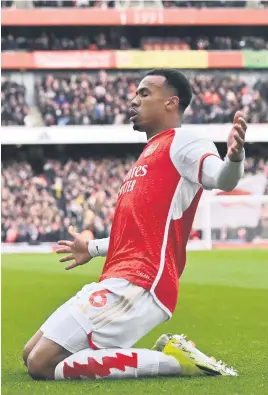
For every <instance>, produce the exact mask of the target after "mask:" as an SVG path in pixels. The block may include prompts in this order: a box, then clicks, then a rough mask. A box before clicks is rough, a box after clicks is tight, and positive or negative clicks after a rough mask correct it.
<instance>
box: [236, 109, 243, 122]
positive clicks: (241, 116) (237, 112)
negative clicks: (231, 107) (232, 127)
mask: <svg viewBox="0 0 268 395" xmlns="http://www.w3.org/2000/svg"><path fill="white" fill-rule="evenodd" d="M239 118H243V114H242V112H241V111H236V113H235V115H234V123H238V120H239Z"/></svg>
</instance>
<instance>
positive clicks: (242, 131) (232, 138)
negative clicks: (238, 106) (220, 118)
mask: <svg viewBox="0 0 268 395" xmlns="http://www.w3.org/2000/svg"><path fill="white" fill-rule="evenodd" d="M247 128H248V126H247V123H246V121H245V119H244V118H243V114H242V112H241V111H237V112H236V113H235V116H234V121H233V127H232V130H231V132H230V134H229V137H228V140H227V156H228V157H229V159H230V160H231V161H232V162H240V161H241V160H242V159H243V147H244V145H245V138H246V130H247Z"/></svg>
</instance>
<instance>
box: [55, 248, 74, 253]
mask: <svg viewBox="0 0 268 395" xmlns="http://www.w3.org/2000/svg"><path fill="white" fill-rule="evenodd" d="M71 251H72V250H71V247H59V248H57V249H56V254H69V253H70V252H71Z"/></svg>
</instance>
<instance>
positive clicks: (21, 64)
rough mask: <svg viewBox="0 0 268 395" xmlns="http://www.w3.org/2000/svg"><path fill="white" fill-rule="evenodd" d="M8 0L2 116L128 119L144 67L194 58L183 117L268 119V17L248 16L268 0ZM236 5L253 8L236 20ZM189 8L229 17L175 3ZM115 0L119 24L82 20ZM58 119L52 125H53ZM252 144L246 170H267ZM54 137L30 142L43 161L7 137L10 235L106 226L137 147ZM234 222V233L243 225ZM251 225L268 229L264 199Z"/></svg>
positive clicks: (40, 235) (16, 121)
mask: <svg viewBox="0 0 268 395" xmlns="http://www.w3.org/2000/svg"><path fill="white" fill-rule="evenodd" d="M1 5H2V7H3V8H6V9H5V10H2V13H3V17H4V18H3V19H4V23H3V26H2V37H1V44H2V62H3V65H4V66H3V69H4V70H3V73H2V80H1V83H2V93H1V101H2V121H1V122H2V125H3V126H23V125H26V126H27V127H26V128H25V130H24V129H23V128H21V129H22V130H21V133H27V132H28V129H29V127H28V126H29V124H31V125H34V126H48V127H49V126H59V127H62V126H65V125H74V128H76V127H77V128H79V126H80V125H81V126H88V127H89V129H90V125H115V128H116V126H117V125H122V124H128V123H129V103H130V100H131V98H132V97H133V96H134V94H135V89H136V86H137V84H138V82H139V81H140V79H141V76H142V73H143V72H145V71H146V70H147V69H149V68H152V67H165V66H167V65H168V66H169V67H177V68H180V69H182V70H185V73H186V74H187V75H188V76H189V78H190V81H191V84H192V87H193V91H194V97H193V100H192V103H191V107H190V108H189V109H188V110H187V113H186V114H185V117H184V123H187V124H194V126H195V125H199V124H215V129H217V126H218V125H221V124H223V123H228V122H230V121H231V120H232V117H233V115H234V113H235V111H236V110H238V109H239V110H240V109H242V110H243V112H244V114H245V117H246V118H247V121H248V122H249V123H251V124H257V125H256V130H257V131H258V124H260V123H261V124H265V123H267V122H268V74H267V67H268V60H267V59H268V58H267V50H268V40H267V32H266V30H267V20H268V19H267V20H264V21H262V22H261V23H256V20H255V22H254V21H253V22H252V20H251V17H252V16H254V15H253V14H254V12H253V11H256V12H259V14H258V15H260V12H261V14H262V15H263V16H264V17H265V15H266V14H265V11H267V10H265V9H266V7H267V5H268V1H258V0H256V1H249V0H247V1H227V0H226V1H224V0H220V1H203V0H202V1H190V0H186V1H178V0H177V1H171V0H163V1H162V0H148V1H145V0H120V1H106V0H105V1H104V0H95V1H91V0H72V1H62V0H56V1H52V0H49V1H34V0H27V1H23V0H12V1H2V3H1ZM229 7H232V8H231V10H232V13H236V14H235V15H238V13H239V12H246V14H245V15H247V19H245V20H244V19H243V18H242V17H241V18H240V17H237V18H238V19H239V18H240V19H241V20H243V23H242V24H241V25H239V27H238V26H237V23H236V22H237V20H235V21H233V22H232V21H229V20H227V21H226V19H224V17H222V15H224V11H226V9H229ZM8 8H11V9H8ZM54 8H55V10H54ZM88 8H89V9H88ZM98 8H101V9H102V12H101V13H100V12H99V10H98ZM189 8H192V10H191V12H192V11H193V12H197V13H198V12H199V9H200V8H202V12H203V11H205V10H206V8H210V12H213V11H214V10H215V11H216V10H217V8H220V10H219V11H218V14H217V15H218V17H219V19H220V21H219V23H218V24H215V21H214V20H212V21H211V19H210V18H208V19H207V21H206V22H204V23H202V27H200V26H201V24H199V19H198V17H197V18H196V19H195V20H194V21H193V20H190V21H189V20H187V21H185V23H183V22H182V21H181V22H180V23H177V19H176V20H175V22H174V20H173V21H171V22H170V20H169V18H170V15H171V14H173V13H174V15H175V16H176V18H177V17H179V16H180V15H182V14H183V12H188V9H189ZM17 9H18V10H20V11H21V10H22V9H25V18H26V19H27V11H33V12H36V13H38V15H39V16H38V18H39V19H38V18H37V19H38V20H37V21H33V20H31V19H30V18H28V21H29V23H28V24H27V23H25V21H23V22H21V21H19V20H18V19H19V18H17V17H16V10H17ZM68 9H69V11H70V12H71V13H72V16H73V14H76V13H77V15H78V17H77V18H76V19H75V21H76V22H73V20H72V23H71V26H70V25H69V23H65V22H64V21H62V19H61V18H58V17H57V15H58V14H60V13H61V11H64V12H68ZM110 9H112V12H113V15H115V13H116V12H118V15H119V14H120V18H119V19H118V20H117V19H115V20H114V21H113V23H111V26H108V25H107V23H106V22H105V21H104V22H103V21H102V20H101V18H100V22H99V23H97V24H96V23H95V21H93V22H92V23H89V22H88V21H87V20H86V22H83V23H81V22H80V15H81V13H79V12H83V13H85V14H86V13H87V12H88V14H87V17H89V18H90V15H93V14H94V12H97V14H98V15H106V14H105V13H106V12H107V13H108V12H110ZM125 10H126V13H125ZM133 10H134V12H132V13H131V11H133ZM143 10H147V11H148V13H143ZM229 10H230V9H229ZM4 11H6V12H7V14H6V16H5V15H4ZM9 11H10V13H9V14H8V12H9ZM11 11H12V12H11ZM121 11H122V12H121ZM173 11H174V12H173ZM43 12H44V13H46V15H51V14H50V13H51V12H54V13H55V19H56V20H57V22H55V23H54V24H53V23H52V25H50V23H49V22H50V20H49V19H46V20H45V22H44V21H43V20H42V18H43V16H42V15H43ZM165 12H166V13H167V14H165ZM176 12H177V14H175V13H176ZM97 14H94V15H97ZM126 14H128V15H127V16H126ZM162 14H163V15H164V16H163V15H162ZM35 15H37V14H35ZM165 15H166V16H165ZM196 15H197V14H196ZM198 15H199V14H198ZM243 15H244V14H243ZM9 17H10V20H9ZM221 18H223V19H221ZM40 21H41V23H40ZM32 25H34V26H32ZM48 26H49V28H47V27H48ZM70 51H76V52H75V53H72V52H70ZM163 53H164V56H163ZM159 59H160V60H161V61H163V62H164V65H163V64H162V63H161V62H159ZM34 118H36V119H34ZM29 120H30V121H31V122H29ZM36 120H37V121H36ZM261 126H262V127H263V125H261ZM19 129H20V128H19ZM32 129H34V128H32ZM32 129H31V132H32ZM36 129H39V128H38V127H37V128H36ZM55 129H57V128H55ZM46 130H48V129H46ZM50 130H52V133H54V128H51V129H50ZM109 130H110V129H109ZM262 130H263V129H262ZM55 133H56V131H55ZM63 143H64V141H63ZM266 144H267V143H266ZM253 145H254V147H252V146H251V147H248V151H247V154H248V158H247V161H246V169H245V177H249V176H251V175H253V174H259V173H264V174H266V177H267V179H268V156H267V150H266V151H265V150H262V151H261V150H260V148H261V144H253ZM53 147H54V146H48V148H43V146H42V148H40V146H34V147H33V150H34V155H35V157H38V160H39V164H38V165H37V164H36V163H35V160H33V158H32V155H31V154H29V152H28V151H27V150H25V155H23V158H21V157H20V152H19V151H18V150H16V149H14V147H13V148H12V149H13V150H11V151H8V150H9V148H8V147H4V149H3V154H4V159H3V162H2V220H1V221H2V241H8V242H12V241H14V242H23V241H27V242H30V243H34V242H40V241H56V240H58V239H59V238H66V237H68V236H67V228H68V225H69V224H72V225H74V226H75V228H76V229H77V230H79V231H81V230H85V229H87V230H89V231H90V232H91V234H92V237H97V238H98V237H106V236H107V235H109V232H110V228H111V224H112V219H113V212H114V207H115V203H116V199H117V192H118V189H119V187H120V183H121V182H122V180H123V179H124V177H125V175H126V173H127V171H128V170H129V169H130V167H131V165H132V164H133V161H134V160H135V157H136V156H137V155H138V153H139V152H140V147H139V150H137V151H136V152H135V153H133V152H132V153H131V154H130V155H128V156H123V154H122V152H124V149H125V148H124V149H123V148H122V146H121V147H120V148H118V152H117V154H116V155H115V156H114V157H111V154H110V151H111V147H109V150H107V151H106V152H104V153H103V154H102V155H100V156H99V157H97V156H96V155H92V156H90V155H85V152H84V151H83V152H82V151H81V148H80V147H76V148H75V149H73V150H74V151H75V154H74V152H72V151H71V150H70V149H69V150H68V149H67V148H66V146H64V145H62V146H61V147H60V148H59V151H58V155H54V157H53V156H52V155H51V151H52V150H53V149H54V148H53ZM88 147H89V146H86V147H84V148H85V150H87V149H88ZM7 153H8V154H7ZM222 154H223V155H224V153H223V152H222ZM40 161H41V162H40ZM265 194H266V195H268V184H267V187H266V191H265ZM232 232H233V233H232V237H233V238H234V239H236V238H239V237H240V236H239V234H240V233H241V229H235V230H233V231H232ZM227 233H228V232H227ZM265 235H266V236H265ZM192 237H194V235H192ZM215 237H222V236H219V235H216V236H215ZM226 237H227V236H226ZM254 237H263V238H264V237H266V238H268V220H267V212H266V211H265V210H264V211H263V214H262V217H261V218H260V224H259V226H258V228H256V229H254V232H253V233H252V232H251V233H250V238H251V239H252V238H254Z"/></svg>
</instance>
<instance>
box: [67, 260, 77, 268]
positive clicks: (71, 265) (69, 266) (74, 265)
mask: <svg viewBox="0 0 268 395" xmlns="http://www.w3.org/2000/svg"><path fill="white" fill-rule="evenodd" d="M76 266H79V265H78V263H76V261H74V262H73V263H70V264H69V265H68V266H66V268H65V270H70V269H73V268H75V267H76Z"/></svg>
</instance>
